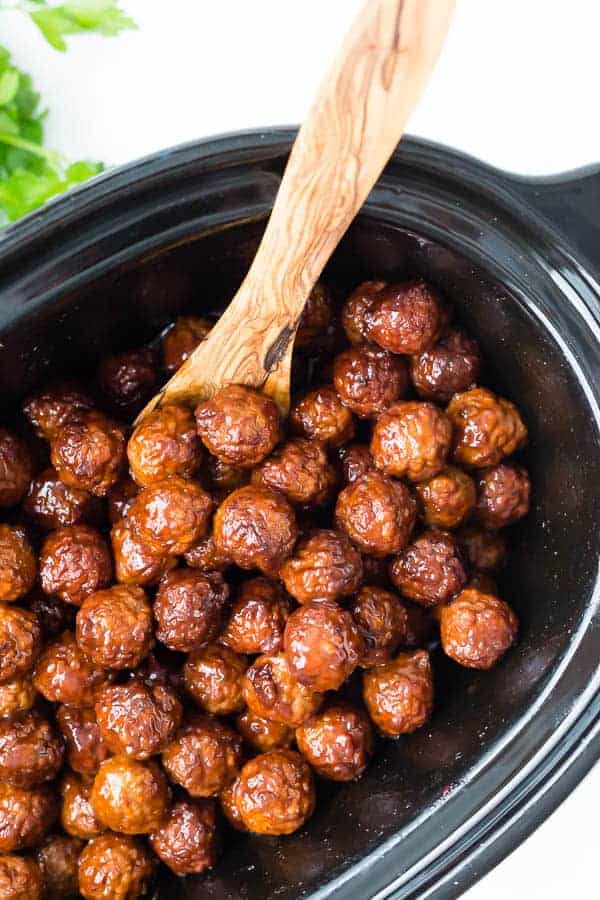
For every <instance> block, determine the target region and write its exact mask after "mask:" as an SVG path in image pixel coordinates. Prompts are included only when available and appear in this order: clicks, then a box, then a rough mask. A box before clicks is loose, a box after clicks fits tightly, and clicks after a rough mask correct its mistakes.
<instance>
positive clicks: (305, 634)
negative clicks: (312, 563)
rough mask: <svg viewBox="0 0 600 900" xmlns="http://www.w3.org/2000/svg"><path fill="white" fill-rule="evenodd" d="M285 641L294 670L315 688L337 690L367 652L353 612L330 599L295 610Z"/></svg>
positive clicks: (291, 669) (287, 625)
mask: <svg viewBox="0 0 600 900" xmlns="http://www.w3.org/2000/svg"><path fill="white" fill-rule="evenodd" d="M283 641H284V647H285V657H286V660H287V664H288V666H289V670H290V672H291V673H292V675H293V676H294V678H296V679H297V680H298V681H299V682H300V683H301V684H303V685H305V686H306V687H309V688H311V689H312V690H313V691H336V690H337V689H338V688H339V687H340V686H341V685H342V684H343V682H344V681H345V680H346V678H348V676H349V675H351V674H352V672H353V671H354V669H355V668H356V666H357V665H358V661H359V660H360V658H361V656H362V654H363V651H364V647H363V642H362V638H361V636H360V634H359V631H358V627H357V624H356V622H355V621H354V619H353V617H352V614H351V613H349V612H347V610H345V609H341V607H339V606H338V605H337V603H332V602H331V601H329V600H326V601H323V602H320V603H307V604H306V605H305V606H302V607H300V608H299V609H297V610H296V611H295V612H293V613H292V615H291V616H290V617H289V619H288V621H287V624H286V626H285V632H284V637H283Z"/></svg>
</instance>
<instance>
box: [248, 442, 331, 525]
mask: <svg viewBox="0 0 600 900" xmlns="http://www.w3.org/2000/svg"><path fill="white" fill-rule="evenodd" d="M335 482H336V472H335V469H334V468H333V466H332V465H331V463H330V462H329V461H328V459H327V454H326V453H325V449H324V447H323V445H322V444H320V443H319V442H318V441H310V440H308V439H307V438H292V440H291V441H288V442H287V443H286V444H283V445H282V446H281V447H279V448H278V449H277V450H275V452H274V453H273V454H272V455H271V456H269V457H268V458H267V459H265V461H264V462H263V463H261V465H260V466H259V467H258V468H257V469H255V470H254V472H253V473H252V483H253V484H258V485H263V486H264V487H267V488H272V489H273V490H274V491H280V492H281V493H282V494H285V496H286V497H287V499H288V500H289V501H290V503H294V504H296V505H298V506H300V507H303V508H305V509H314V508H315V507H318V506H323V505H324V504H325V503H327V501H328V500H329V499H330V497H331V494H332V493H333V489H334V487H335Z"/></svg>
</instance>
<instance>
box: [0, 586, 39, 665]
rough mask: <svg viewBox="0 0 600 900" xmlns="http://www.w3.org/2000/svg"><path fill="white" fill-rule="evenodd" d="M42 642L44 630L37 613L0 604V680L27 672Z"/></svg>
mask: <svg viewBox="0 0 600 900" xmlns="http://www.w3.org/2000/svg"><path fill="white" fill-rule="evenodd" d="M41 643H42V629H41V628H40V623H39V621H38V618H37V616H36V615H35V614H34V613H32V612H30V611H29V610H28V609H18V608H17V607H15V606H7V605H6V604H5V603H0V648H1V651H2V652H1V653H0V681H6V680H8V679H9V678H14V677H15V676H16V675H22V674H24V673H25V672H28V671H29V670H30V669H31V668H32V667H33V664H34V663H35V661H36V659H37V656H38V653H39V652H40V648H41Z"/></svg>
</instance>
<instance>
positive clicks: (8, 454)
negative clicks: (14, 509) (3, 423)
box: [0, 428, 33, 507]
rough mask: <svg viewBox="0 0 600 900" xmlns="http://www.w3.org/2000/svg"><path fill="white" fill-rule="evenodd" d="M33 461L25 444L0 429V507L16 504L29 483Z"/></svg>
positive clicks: (10, 432) (14, 435) (4, 429)
mask: <svg viewBox="0 0 600 900" xmlns="http://www.w3.org/2000/svg"><path fill="white" fill-rule="evenodd" d="M32 474H33V460H32V458H31V453H30V452H29V448H28V447H27V444H26V443H25V442H24V441H22V440H21V438H19V437H17V435H16V434H13V433H12V431H9V430H8V429H7V428H0V507H3V506H14V505H15V504H16V503H18V502H19V501H20V500H21V498H22V497H23V495H24V494H25V491H26V490H27V488H28V486H29V482H30V481H31V476H32Z"/></svg>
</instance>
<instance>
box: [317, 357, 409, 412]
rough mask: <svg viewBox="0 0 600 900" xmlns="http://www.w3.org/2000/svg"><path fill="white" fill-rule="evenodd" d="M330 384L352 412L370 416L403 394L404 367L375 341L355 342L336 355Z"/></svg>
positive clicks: (404, 384)
mask: <svg viewBox="0 0 600 900" xmlns="http://www.w3.org/2000/svg"><path fill="white" fill-rule="evenodd" d="M333 386H334V388H335V389H336V391H337V392H338V394H339V396H340V398H341V400H342V403H344V405H345V406H347V407H348V408H349V409H351V410H352V412H353V413H355V414H356V415H357V416H358V417H359V418H361V419H371V418H374V417H376V416H378V415H379V414H380V413H382V412H383V411H384V410H385V409H387V408H388V406H390V404H392V403H394V402H395V401H396V400H398V399H399V398H400V397H403V396H404V395H405V394H406V390H407V388H408V367H407V365H406V363H405V362H404V360H403V359H401V358H400V357H398V356H392V354H391V353H388V352H387V350H382V348H381V347H377V346H376V345H375V344H357V345H356V346H354V347H351V348H350V349H349V350H345V351H344V352H343V353H340V354H339V355H338V356H336V358H335V360H334V362H333Z"/></svg>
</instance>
